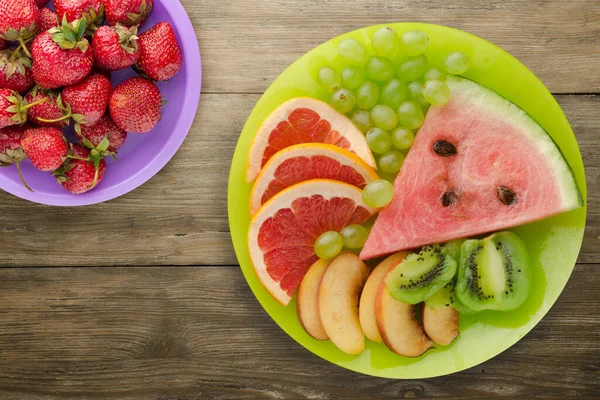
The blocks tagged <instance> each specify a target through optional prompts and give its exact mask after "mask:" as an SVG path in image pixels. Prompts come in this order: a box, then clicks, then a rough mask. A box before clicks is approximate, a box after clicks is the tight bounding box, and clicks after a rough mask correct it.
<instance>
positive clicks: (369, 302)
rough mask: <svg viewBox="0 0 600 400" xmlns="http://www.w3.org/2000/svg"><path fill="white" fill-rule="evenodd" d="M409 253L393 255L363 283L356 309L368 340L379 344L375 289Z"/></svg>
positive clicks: (380, 264)
mask: <svg viewBox="0 0 600 400" xmlns="http://www.w3.org/2000/svg"><path fill="white" fill-rule="evenodd" d="M408 254H409V253H407V252H405V251H403V252H400V253H396V254H393V255H391V256H389V257H388V258H386V259H385V260H383V261H382V262H381V263H379V265H378V266H377V267H375V269H374V270H373V272H371V275H369V279H367V283H365V287H364V289H363V291H362V295H361V296H360V305H359V309H358V315H359V318H360V326H361V327H362V330H363V332H364V333H365V335H366V336H367V338H369V339H370V340H372V341H374V342H377V343H381V341H382V340H383V339H381V335H380V334H379V329H377V321H376V320H375V296H376V295H377V289H379V284H380V283H381V281H382V280H383V278H384V277H385V276H386V275H387V273H388V271H389V270H390V268H392V267H395V266H396V265H398V264H399V263H401V262H402V260H404V258H405V257H406V256H407V255H408Z"/></svg>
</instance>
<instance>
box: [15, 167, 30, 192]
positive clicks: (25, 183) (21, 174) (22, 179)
mask: <svg viewBox="0 0 600 400" xmlns="http://www.w3.org/2000/svg"><path fill="white" fill-rule="evenodd" d="M16 164H17V172H18V173H19V178H21V182H22V183H23V186H25V188H27V190H29V191H30V192H33V189H32V188H31V187H30V186H29V185H28V184H27V182H25V178H23V173H22V172H21V163H20V162H19V160H17V162H16Z"/></svg>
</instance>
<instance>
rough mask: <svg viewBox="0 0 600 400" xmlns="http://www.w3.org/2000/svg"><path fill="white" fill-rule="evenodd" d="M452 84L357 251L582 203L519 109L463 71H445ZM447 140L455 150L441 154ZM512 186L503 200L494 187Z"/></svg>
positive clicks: (409, 245)
mask: <svg viewBox="0 0 600 400" xmlns="http://www.w3.org/2000/svg"><path fill="white" fill-rule="evenodd" d="M447 84H448V86H449V88H450V90H451V92H452V97H451V100H450V102H449V103H448V104H446V105H444V106H432V107H431V108H430V110H429V112H428V113H427V117H426V119H425V123H424V124H423V126H422V127H421V129H420V130H419V133H418V134H417V136H416V139H415V142H414V144H413V147H412V148H411V150H410V151H409V153H408V155H407V157H406V160H405V162H404V165H403V166H402V169H401V171H400V173H399V174H398V176H397V178H396V181H395V183H394V199H393V200H392V202H391V203H390V204H389V205H388V206H387V207H385V208H384V209H383V210H382V211H381V212H380V214H379V216H378V218H377V221H376V222H375V225H374V226H373V230H372V231H371V234H370V235H369V238H368V240H367V242H366V244H365V246H364V248H363V250H362V252H361V255H360V256H361V258H362V259H363V260H364V259H370V258H374V257H378V256H382V255H385V254H389V253H393V252H396V251H401V250H407V249H413V248H417V247H420V246H424V245H427V244H433V243H442V242H446V241H448V240H452V239H458V238H464V237H469V236H474V235H478V234H482V233H487V232H492V231H497V230H502V229H505V228H510V227H514V226H517V225H522V224H526V223H530V222H533V221H536V220H540V219H544V218H547V217H550V216H553V215H556V214H559V213H562V212H566V211H570V210H573V209H576V208H578V207H581V206H582V200H581V196H580V194H579V191H578V189H577V185H576V183H575V180H574V178H573V175H572V173H571V170H570V168H569V166H568V164H567V162H566V161H565V159H564V158H563V156H562V154H561V153H560V151H559V150H558V148H557V147H556V145H555V143H554V142H553V141H552V139H551V138H550V136H549V135H548V134H547V133H546V132H545V131H544V130H543V129H542V127H540V126H539V125H538V124H537V123H536V122H535V121H534V120H533V119H531V117H529V116H528V115H527V114H526V113H525V112H524V111H523V110H521V109H520V108H519V107H517V106H516V105H514V104H513V103H511V102H509V101H508V100H506V99H504V98H502V97H500V96H499V95H498V94H496V93H495V92H492V91H491V90H489V89H486V88H484V87H483V86H481V85H479V84H477V83H475V82H472V81H470V80H467V79H463V78H459V77H451V76H449V77H448V78H447ZM439 141H447V142H449V143H451V144H452V145H454V147H455V148H456V154H454V155H450V156H448V155H446V156H441V155H439V154H438V153H436V152H435V151H434V144H435V143H436V142H439ZM499 187H504V188H509V189H510V190H512V192H513V193H514V194H515V197H514V201H513V202H512V203H511V204H505V203H506V198H504V199H505V201H504V202H503V201H502V200H501V197H500V195H499V194H498V188H499Z"/></svg>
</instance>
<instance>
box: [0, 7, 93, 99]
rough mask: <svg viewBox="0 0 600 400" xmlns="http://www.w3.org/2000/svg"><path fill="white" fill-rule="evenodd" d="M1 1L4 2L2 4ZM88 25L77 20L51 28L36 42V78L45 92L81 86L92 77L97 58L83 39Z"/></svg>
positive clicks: (34, 68) (34, 55)
mask: <svg viewBox="0 0 600 400" xmlns="http://www.w3.org/2000/svg"><path fill="white" fill-rule="evenodd" d="M0 1H1V0H0ZM85 26H86V23H85V21H84V20H77V21H75V22H72V23H70V24H68V23H66V22H65V21H63V23H62V26H61V27H56V28H52V29H50V30H49V31H47V32H44V33H42V34H40V35H38V36H37V37H36V38H35V40H34V41H33V46H32V48H31V52H32V53H33V68H32V72H33V78H34V79H35V82H36V83H37V84H38V85H39V86H41V87H43V88H44V89H57V88H60V87H63V86H70V85H74V84H76V83H79V82H81V81H82V80H84V79H85V77H86V76H88V75H89V73H90V71H91V70H92V66H93V65H94V57H93V55H92V50H91V49H90V46H89V42H88V41H87V39H85V38H84V37H83V32H84V31H85Z"/></svg>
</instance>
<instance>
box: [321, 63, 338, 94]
mask: <svg viewBox="0 0 600 400" xmlns="http://www.w3.org/2000/svg"><path fill="white" fill-rule="evenodd" d="M319 83H320V84H321V85H322V86H323V87H324V88H326V89H328V90H330V91H332V92H335V91H336V90H338V89H340V88H341V87H342V76H341V75H340V74H339V73H338V72H337V71H336V70H335V69H333V68H331V67H323V68H321V69H320V70H319Z"/></svg>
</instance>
